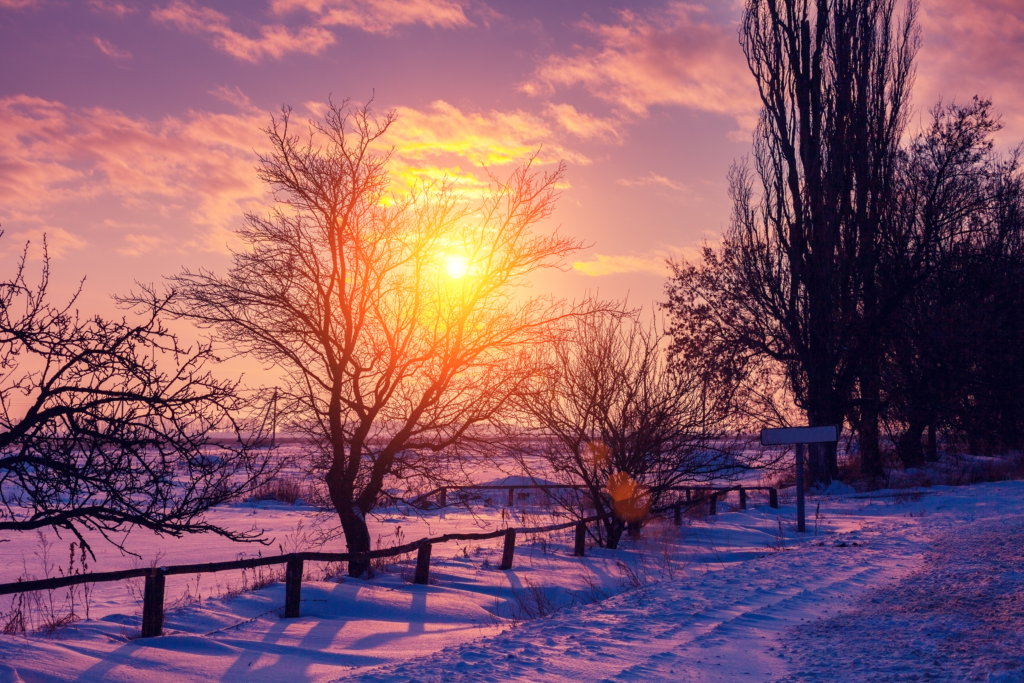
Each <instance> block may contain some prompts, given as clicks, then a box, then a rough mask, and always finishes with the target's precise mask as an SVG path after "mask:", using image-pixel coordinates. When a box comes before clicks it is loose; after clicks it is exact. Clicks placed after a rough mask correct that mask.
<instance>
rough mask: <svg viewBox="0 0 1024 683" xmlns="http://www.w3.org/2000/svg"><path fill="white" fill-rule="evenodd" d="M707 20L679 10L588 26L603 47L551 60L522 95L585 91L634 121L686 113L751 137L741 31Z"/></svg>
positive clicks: (750, 92)
mask: <svg viewBox="0 0 1024 683" xmlns="http://www.w3.org/2000/svg"><path fill="white" fill-rule="evenodd" d="M708 14H709V13H708V11H707V10H706V9H705V8H703V7H700V6H696V5H690V4H684V3H680V2H672V3H669V4H668V5H667V7H666V8H665V9H664V10H662V11H659V12H650V13H645V14H643V15H641V14H637V13H635V12H632V11H630V10H623V11H622V12H620V14H619V22H618V23H616V24H596V23H592V22H585V23H584V24H583V28H584V29H585V30H586V31H587V32H588V33H590V34H591V35H592V36H594V37H595V38H596V39H597V46H596V47H589V48H578V49H577V50H576V53H575V54H573V55H552V56H550V57H548V58H547V59H546V60H545V61H544V62H543V63H542V64H541V66H540V67H539V68H538V69H537V71H536V72H535V74H534V76H533V78H532V79H530V80H529V81H527V82H526V83H524V84H523V85H522V86H521V87H522V89H523V90H524V91H525V92H527V93H529V94H534V95H541V94H550V93H551V92H553V91H555V90H556V89H558V88H564V87H571V86H582V87H583V88H585V89H586V90H587V91H588V92H589V93H590V94H591V95H593V96H595V97H598V98H600V99H602V100H605V101H607V102H610V103H611V104H613V105H614V106H615V107H616V108H617V109H619V110H620V111H622V112H624V113H628V114H631V115H638V116H644V115H646V114H647V112H648V109H649V108H650V107H652V106H655V105H680V106H686V107H691V108H693V109H698V110H702V111H709V112H714V113H718V114H724V115H727V116H731V117H734V118H736V119H737V121H739V122H740V124H741V126H742V127H743V128H744V129H746V130H749V129H751V128H752V127H753V124H754V122H755V121H756V115H757V110H758V106H759V100H758V97H757V91H756V89H755V87H754V83H753V80H752V78H751V76H750V73H749V71H748V69H747V66H746V63H745V61H744V59H743V53H742V52H741V50H740V48H739V45H738V43H737V38H736V29H735V25H734V24H720V23H714V22H712V21H710V20H709V18H708V16H707V15H708Z"/></svg>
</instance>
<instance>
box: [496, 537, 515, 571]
mask: <svg viewBox="0 0 1024 683" xmlns="http://www.w3.org/2000/svg"><path fill="white" fill-rule="evenodd" d="M515 552H516V530H515V529H505V547H504V548H503V549H502V551H501V566H500V567H498V569H501V570H505V569H512V556H513V555H515Z"/></svg>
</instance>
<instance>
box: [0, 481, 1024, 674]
mask: <svg viewBox="0 0 1024 683" xmlns="http://www.w3.org/2000/svg"><path fill="white" fill-rule="evenodd" d="M751 502H752V503H753V504H754V505H753V507H752V509H749V510H746V511H737V510H733V511H726V512H723V514H720V515H718V516H716V517H710V518H706V519H702V520H701V519H693V520H687V524H685V525H684V526H683V527H680V528H676V527H673V526H672V525H671V524H670V523H667V524H661V523H658V524H652V525H650V526H649V527H647V528H646V529H645V532H644V535H643V537H642V538H641V539H640V540H638V541H635V542H629V543H626V544H625V546H626V547H624V548H622V549H620V550H617V551H609V550H600V549H590V550H588V556H587V557H586V558H584V559H582V560H581V559H579V558H573V557H572V556H571V554H570V547H569V542H570V539H569V537H568V535H562V536H560V537H557V538H555V539H552V540H551V541H548V542H543V541H542V539H540V538H537V539H521V541H522V545H520V546H517V551H516V565H515V567H514V568H513V569H512V570H511V571H508V572H500V571H497V570H496V569H494V567H495V566H496V565H497V564H498V558H499V555H500V541H499V540H495V541H486V542H482V543H470V544H462V545H461V547H459V546H455V545H454V544H449V545H448V546H445V547H444V549H443V550H442V549H441V548H435V550H434V558H433V559H434V561H433V562H432V577H433V578H434V579H435V583H434V584H433V585H430V586H414V585H411V584H409V583H407V579H406V575H407V574H409V573H410V571H411V567H410V566H409V565H398V566H395V567H392V568H391V569H390V570H389V571H387V572H382V573H379V574H378V575H377V576H376V577H375V578H373V579H372V580H369V581H363V580H349V579H346V580H344V581H341V582H336V581H317V580H311V581H308V582H304V584H303V599H304V600H305V601H306V602H304V603H303V606H302V613H303V616H302V617H300V618H299V619H296V620H287V621H286V620H281V619H279V618H278V617H277V615H276V613H275V612H274V611H273V610H274V608H277V607H279V606H280V605H281V604H282V603H283V587H282V586H281V585H280V584H271V585H269V586H267V587H265V588H262V589H260V590H258V591H255V592H249V593H243V594H239V595H235V596H234V597H223V598H211V597H204V599H203V600H202V602H201V603H199V602H192V603H191V604H187V605H183V606H182V607H179V608H177V609H174V610H170V611H169V612H168V614H167V618H166V621H165V628H166V633H167V634H168V635H166V636H164V637H162V638H156V639H147V640H132V639H131V636H132V635H133V634H134V633H136V632H137V628H138V607H137V604H136V603H135V602H134V600H133V599H132V598H131V597H130V596H128V595H121V596H118V595H116V594H114V592H110V593H109V594H107V595H103V594H102V593H101V591H100V587H99V586H97V587H96V594H95V598H96V599H95V600H94V602H93V607H92V611H91V616H92V619H91V620H88V621H80V622H77V623H76V624H75V625H73V626H70V627H67V628H64V629H62V630H60V631H58V632H57V633H56V634H54V635H53V636H51V637H45V636H41V635H31V636H2V637H0V662H3V664H5V665H6V666H8V667H12V668H13V669H8V670H7V672H6V674H7V675H8V676H9V677H12V678H11V680H17V679H15V678H13V676H14V675H15V674H14V672H13V670H14V669H16V670H17V675H18V676H20V678H21V679H22V680H24V681H32V680H96V681H99V680H115V681H146V682H147V683H157V681H171V680H174V681H181V680H195V681H200V680H202V681H206V680H288V681H296V682H297V681H302V680H313V681H332V680H358V681H411V680H417V681H442V680H444V681H447V680H453V681H471V680H472V681H477V680H480V681H486V680H494V681H499V680H524V681H526V680H529V681H540V680H544V681H581V680H594V681H597V680H644V681H657V680H666V681H668V680H687V681H691V680H692V681H736V680H739V681H742V680H750V681H786V682H790V681H794V682H795V681H812V680H821V681H902V680H943V681H962V680H981V681H986V680H991V681H1024V673H1022V672H1024V649H1022V647H1021V646H1022V644H1024V642H1022V641H1024V636H1022V632H1024V629H1022V626H1024V559H1022V555H1021V552H1020V550H1019V549H1020V548H1021V542H1022V541H1024V511H1022V505H1021V504H1022V503H1024V482H1007V483H996V484H981V485H976V486H970V487H961V488H948V487H935V488H932V489H927V490H925V491H923V492H922V494H921V495H917V494H914V493H909V494H908V492H906V491H899V492H876V493H874V494H871V497H864V495H858V494H849V495H845V496H843V495H839V496H821V497H819V498H815V499H812V501H811V502H810V504H809V505H808V512H809V519H808V528H809V531H808V533H807V534H805V535H804V537H803V538H802V539H797V538H796V536H797V534H795V532H794V531H793V525H792V519H793V513H794V510H793V505H792V502H791V501H789V500H787V496H785V495H783V496H782V503H783V505H782V507H781V509H779V510H772V509H770V508H769V507H768V506H767V504H766V502H762V501H760V499H759V498H754V497H752V498H751ZM726 507H727V506H720V508H719V509H720V510H722V509H723V508H726ZM253 510H255V514H253ZM217 514H223V515H235V516H237V517H238V519H237V520H235V521H238V522H239V523H245V522H246V519H245V518H246V517H247V516H248V517H250V518H255V519H256V520H257V521H258V524H259V526H261V527H267V528H271V529H272V530H276V532H277V533H278V534H279V535H280V536H281V537H282V538H283V537H285V536H287V535H288V534H292V535H293V536H295V528H296V526H297V523H298V521H299V520H301V519H307V518H308V515H309V513H308V512H304V511H303V510H301V509H299V508H289V507H288V506H267V507H264V508H262V509H261V508H252V507H247V506H235V507H232V508H227V509H224V510H218V511H217ZM501 521H502V520H501V519H500V516H498V515H497V514H492V512H487V513H486V514H482V515H470V514H467V513H465V512H461V513H455V512H447V513H445V514H443V515H442V514H441V513H440V512H434V513H431V514H430V515H428V516H427V517H426V518H424V519H422V520H414V519H411V518H403V517H400V516H398V514H397V511H396V512H395V514H393V515H391V516H390V517H389V518H385V519H384V520H382V521H380V522H378V523H377V524H376V526H375V528H374V534H376V535H380V536H381V537H382V538H384V539H387V538H388V537H394V536H395V533H394V529H395V527H397V526H402V527H403V535H404V538H405V539H406V540H411V539H415V538H419V537H421V536H424V535H427V533H430V534H436V533H443V532H445V531H448V530H451V529H454V528H460V529H468V528H477V527H488V526H498V525H500V524H501ZM527 521H531V522H533V521H535V520H533V519H531V520H527ZM538 521H539V520H538ZM250 523H251V522H250ZM510 523H511V524H513V525H516V526H522V525H523V520H521V519H519V518H517V519H514V520H512V521H511V522H510ZM428 525H429V531H428V529H427V526H428ZM139 543H140V544H141V543H142V542H141V541H140V542H139ZM282 545H285V544H284V542H282ZM18 546H20V548H19V547H18ZM142 546H145V547H142ZM156 548H157V546H156V545H155V542H154V544H153V545H150V544H149V543H145V544H142V545H140V546H138V549H139V550H140V551H142V552H141V554H143V556H144V558H145V560H146V562H147V563H148V561H149V560H150V559H152V558H151V557H148V556H147V554H152V553H153V552H154V551H155V550H156ZM160 548H161V549H162V550H163V551H164V553H165V554H164V556H163V557H162V559H161V560H160V562H161V564H171V563H175V562H179V561H197V560H200V559H209V560H215V559H227V558H230V557H233V556H234V555H235V553H236V552H237V547H231V546H229V545H228V546H225V545H224V542H223V541H221V540H219V539H215V538H209V539H187V540H185V541H179V542H175V543H170V544H161V546H160ZM285 549H286V550H287V549H288V548H287V546H286V545H285ZM36 550H37V548H36V546H35V541H34V540H33V539H32V538H31V537H30V536H26V537H25V539H24V541H23V542H16V543H8V544H2V545H0V553H3V555H2V559H3V560H4V561H5V563H6V564H7V568H6V570H5V571H6V572H7V574H6V575H5V576H4V577H2V580H10V578H12V574H13V575H14V576H17V575H19V574H20V573H22V572H23V571H24V570H23V569H22V567H21V564H20V557H19V553H21V554H24V555H25V556H26V558H27V559H26V563H27V564H30V562H29V560H31V559H32V557H33V552H34V551H36ZM245 550H246V551H247V552H254V551H253V549H251V548H246V549H245ZM275 550H276V548H275ZM61 552H63V553H66V552H67V550H66V545H65V546H62V547H61ZM107 553H108V555H109V557H105V558H101V560H103V562H106V561H107V560H110V561H111V562H112V561H114V560H117V559H118V557H117V556H116V554H110V553H109V551H107ZM119 561H121V562H126V563H129V564H128V565H127V566H131V565H130V560H128V559H124V558H122V559H120V560H119ZM11 565H14V566H13V567H12V566H11ZM102 568H103V569H106V568H113V567H109V565H108V564H102ZM310 572H311V573H315V570H312V569H311V570H310ZM185 578H186V577H183V578H182V581H183V583H182V585H178V586H176V587H174V588H172V586H171V585H170V582H169V589H168V596H169V601H171V600H173V599H174V596H176V595H179V594H182V593H183V592H184V588H185V585H186V584H185ZM314 578H315V577H314ZM236 580H237V579H236ZM211 581H212V578H211V577H210V576H209V575H207V576H205V577H203V579H202V582H204V583H203V584H201V585H200V587H199V591H198V592H200V593H203V591H204V589H206V590H211V589H212V588H214V587H213V586H209V585H208V584H209V582H211ZM221 581H222V584H221V585H220V586H219V587H217V588H218V589H219V590H221V592H222V593H223V589H224V588H226V587H227V584H228V583H230V580H229V579H228V578H223V579H221ZM122 590H123V589H122ZM207 596H208V593H207ZM538 613H544V614H547V616H544V617H542V618H535V619H529V618H528V617H529V616H531V615H534V616H535V615H536V614H538ZM549 613H550V614H549ZM2 680H4V673H2V672H0V681H2Z"/></svg>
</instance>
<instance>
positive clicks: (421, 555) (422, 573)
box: [412, 543, 430, 586]
mask: <svg viewBox="0 0 1024 683" xmlns="http://www.w3.org/2000/svg"><path fill="white" fill-rule="evenodd" d="M428 581H430V543H424V544H423V545H421V546H420V549H419V552H418V553H416V574H415V575H414V576H413V579H412V582H413V583H415V584H419V585H420V586H426V585H427V582H428Z"/></svg>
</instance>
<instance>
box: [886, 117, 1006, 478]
mask: <svg viewBox="0 0 1024 683" xmlns="http://www.w3.org/2000/svg"><path fill="white" fill-rule="evenodd" d="M999 128H1000V123H999V120H998V118H997V117H996V116H994V115H993V113H992V111H991V103H990V102H988V101H987V100H980V99H978V98H975V99H974V100H973V101H972V102H970V103H968V104H966V105H958V104H955V103H954V104H947V105H941V104H940V105H937V106H936V107H934V108H933V110H932V120H931V122H930V124H929V125H928V127H927V128H926V129H925V130H924V131H922V133H921V134H919V135H918V136H916V137H915V138H914V139H913V140H911V141H910V143H909V144H908V145H907V149H906V154H905V155H903V159H902V161H901V164H900V170H899V178H900V189H899V205H898V217H899V220H898V221H894V226H893V227H894V228H895V229H893V230H891V231H890V238H891V239H890V242H889V244H887V245H886V249H885V251H884V252H883V253H884V266H883V270H884V272H889V273H892V275H891V276H890V277H889V278H888V279H889V280H890V281H909V282H910V283H911V288H910V290H911V291H910V294H909V295H908V296H907V298H906V300H905V302H904V304H903V305H902V306H901V307H900V309H899V310H898V311H897V313H896V315H895V316H894V317H893V319H892V321H891V328H890V330H888V332H889V333H888V334H886V338H887V340H888V341H887V345H886V350H887V357H886V360H887V365H886V366H885V370H886V373H885V376H884V389H885V393H886V395H887V396H888V397H889V401H888V403H889V405H888V406H887V410H886V423H887V424H888V425H889V427H890V430H891V431H892V432H894V441H895V442H896V446H897V453H898V455H899V456H900V459H901V460H902V461H903V464H904V466H906V467H918V466H921V465H923V464H924V463H925V462H926V461H927V460H935V459H937V457H938V453H937V431H938V430H940V429H944V430H947V431H951V432H957V433H961V434H963V435H964V436H965V437H966V438H967V440H968V441H969V442H970V445H971V447H972V448H974V449H980V450H987V449H988V448H989V447H995V448H999V447H1000V446H1001V447H1003V448H1012V447H1015V445H1016V444H1018V443H1020V436H1019V434H1020V417H1019V415H1020V414H1021V410H1020V407H1019V406H1020V405H1021V402H1020V400H1019V399H1017V398H1016V396H1017V394H1018V393H1019V392H1017V391H1016V389H1010V388H1009V387H1010V386H1014V387H1015V386H1017V385H1018V383H1019V378H1020V372H1021V366H1020V362H1019V360H1017V357H1018V356H1019V353H1018V349H1019V348H1020V345H1021V334H1022V332H1024V328H1022V327H1021V316H1020V313H1019V311H1020V309H1021V303H1022V302H1021V297H1022V290H1021V287H1020V279H1019V273H1020V269H1021V263H1022V261H1021V258H1022V256H1024V251H1022V237H1024V172H1022V170H1021V164H1020V160H1021V154H1022V152H1024V148H1020V147H1018V148H1017V149H1014V150H1011V152H1010V153H1009V154H1008V155H1003V154H1000V153H999V152H997V151H996V150H995V146H994V144H993V141H992V135H993V133H995V132H996V131H997V130H999ZM925 429H927V430H928V448H927V450H922V444H921V438H922V435H923V432H924V431H925ZM981 432H987V433H984V434H982V433H981ZM983 444H988V446H983Z"/></svg>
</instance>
